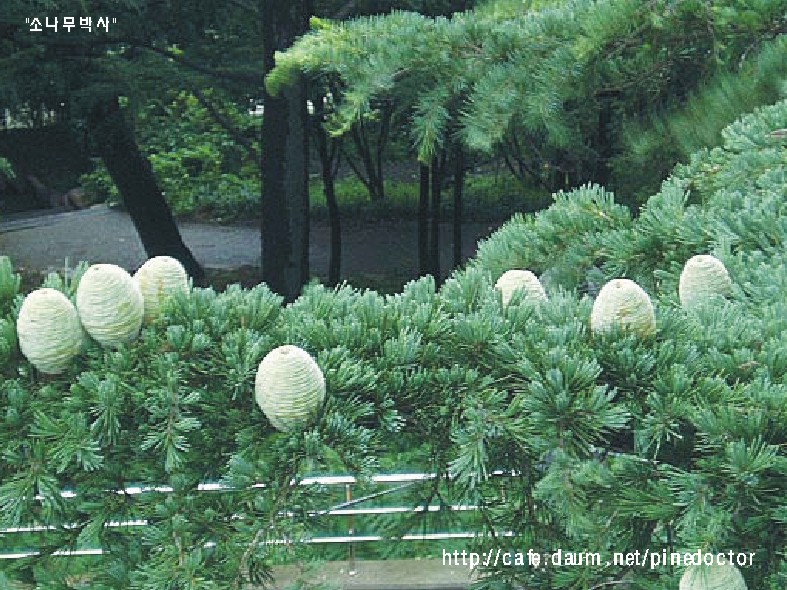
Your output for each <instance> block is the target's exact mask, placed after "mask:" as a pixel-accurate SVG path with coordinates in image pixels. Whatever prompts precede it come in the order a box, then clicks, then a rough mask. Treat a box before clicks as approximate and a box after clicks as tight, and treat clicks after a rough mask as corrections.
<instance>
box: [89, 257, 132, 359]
mask: <svg viewBox="0 0 787 590" xmlns="http://www.w3.org/2000/svg"><path fill="white" fill-rule="evenodd" d="M76 300H77V311H78V312H79V318H80V319H81V320H82V325H83V326H84V328H85V330H86V331H87V333H88V334H90V336H91V337H92V338H93V339H94V340H96V342H98V343H99V344H101V345H102V346H109V347H116V346H119V345H120V344H122V343H124V342H128V341H129V340H133V339H134V338H136V336H137V334H139V329H140V327H141V326H142V316H143V312H144V301H143V299H142V293H141V292H140V290H139V286H138V285H137V282H136V281H135V280H134V279H133V278H132V277H131V275H129V274H128V273H127V272H126V271H125V270H123V269H122V268H120V267H119V266H115V265H114V264H94V265H93V266H91V267H90V268H88V269H87V271H86V272H85V274H84V275H83V276H82V279H81V280H80V281H79V287H78V288H77V297H76Z"/></svg>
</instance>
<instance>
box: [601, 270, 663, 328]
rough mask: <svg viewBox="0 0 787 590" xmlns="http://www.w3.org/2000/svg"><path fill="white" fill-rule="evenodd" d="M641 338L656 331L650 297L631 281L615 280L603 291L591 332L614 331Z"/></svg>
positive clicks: (602, 289) (654, 315) (604, 287)
mask: <svg viewBox="0 0 787 590" xmlns="http://www.w3.org/2000/svg"><path fill="white" fill-rule="evenodd" d="M616 327H617V328H620V329H622V330H624V331H632V332H635V333H637V334H640V335H641V336H647V335H649V334H652V333H653V332H655V330H656V314H655V311H654V310H653V303H651V301H650V297H649V296H648V294H647V293H646V292H645V291H644V290H643V289H642V287H640V286H639V285H638V284H637V283H635V282H634V281H632V280H631V279H613V280H611V281H609V282H608V283H607V284H606V285H604V286H603V287H602V288H601V291H599V293H598V297H596V301H595V302H594V304H593V311H592V312H591V314H590V331H591V332H592V333H593V334H603V333H607V332H609V331H611V330H613V329H614V328H616Z"/></svg>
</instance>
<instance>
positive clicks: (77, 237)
mask: <svg viewBox="0 0 787 590" xmlns="http://www.w3.org/2000/svg"><path fill="white" fill-rule="evenodd" d="M179 226H180V230H181V235H182V236H183V240H184V242H185V243H186V245H187V246H188V247H189V248H191V251H192V252H193V253H194V255H195V256H196V258H197V260H198V261H199V262H200V263H201V264H203V265H204V266H205V267H206V268H208V269H222V270H229V269H235V268H239V267H243V266H259V264H260V251H261V246H260V234H259V228H258V227H257V226H254V225H231V226H227V225H215V224H207V223H193V222H182V223H179ZM496 227H497V225H496V224H487V223H468V224H465V226H464V236H463V242H464V243H463V245H462V250H463V255H464V257H465V259H467V258H469V257H470V256H472V255H473V254H474V252H475V247H476V243H477V241H478V240H479V239H480V238H482V237H486V236H487V235H489V233H491V231H493V230H494V229H495V228H496ZM329 238H330V232H329V228H328V225H327V223H326V222H324V221H315V222H313V224H312V228H311V235H310V240H311V248H310V264H311V269H312V273H313V274H315V276H319V277H320V278H325V275H326V273H327V268H328V245H329ZM342 238H343V250H342V276H343V277H353V276H358V275H364V274H365V275H375V276H394V277H404V276H406V277H415V276H416V275H417V264H418V262H417V261H418V258H417V241H416V239H417V225H416V222H415V221H398V220H395V221H371V222H361V221H355V220H353V221H352V222H345V223H344V225H343V235H342ZM441 238H443V239H442V240H441V267H442V268H443V269H448V268H449V266H450V263H451V251H452V244H451V226H450V225H449V224H442V225H441ZM0 254H5V255H7V256H10V257H11V260H12V261H13V263H14V265H15V266H17V267H23V268H27V269H33V270H43V271H49V270H58V269H62V268H63V266H64V264H65V261H66V259H68V264H69V266H74V265H75V264H76V263H77V262H79V261H80V260H86V261H89V262H105V263H112V264H117V265H119V266H122V267H124V268H126V269H128V270H130V271H133V270H135V269H136V268H137V267H139V266H140V265H141V264H142V263H143V262H144V261H145V259H146V255H145V251H144V249H143V248H142V243H141V242H140V240H139V237H138V236H137V233H136V230H135V229H134V226H133V224H132V223H131V220H130V218H129V216H128V214H126V213H125V212H123V211H120V210H117V209H110V208H107V207H105V206H103V205H99V206H95V207H91V208H90V209H86V210H83V211H71V212H64V213H54V214H49V215H40V214H39V215H33V216H30V215H28V216H25V217H14V218H5V219H0ZM446 274H447V273H446Z"/></svg>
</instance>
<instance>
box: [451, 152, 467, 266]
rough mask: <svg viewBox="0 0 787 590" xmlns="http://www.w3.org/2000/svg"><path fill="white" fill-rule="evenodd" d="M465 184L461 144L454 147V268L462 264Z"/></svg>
mask: <svg viewBox="0 0 787 590" xmlns="http://www.w3.org/2000/svg"><path fill="white" fill-rule="evenodd" d="M464 184H465V158H464V150H463V149H462V146H461V145H457V146H456V147H455V148H454V220H453V221H454V228H453V229H454V268H456V267H458V266H459V265H460V264H462V213H463V212H462V205H463V203H462V193H463V189H464Z"/></svg>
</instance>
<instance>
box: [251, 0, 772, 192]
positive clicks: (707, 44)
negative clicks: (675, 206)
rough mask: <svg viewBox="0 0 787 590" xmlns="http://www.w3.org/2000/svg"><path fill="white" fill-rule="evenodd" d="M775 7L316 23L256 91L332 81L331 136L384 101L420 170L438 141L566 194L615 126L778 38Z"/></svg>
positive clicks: (603, 166) (580, 9) (584, 176)
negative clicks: (504, 156) (563, 186)
mask: <svg viewBox="0 0 787 590" xmlns="http://www.w3.org/2000/svg"><path fill="white" fill-rule="evenodd" d="M778 4H779V3H778V2H771V1H766V2H762V3H757V6H749V5H748V3H746V4H743V3H740V2H738V1H737V0H729V1H727V0H725V1H723V2H715V3H713V5H709V4H707V3H702V2H680V3H674V2H668V1H656V2H646V3H642V2H639V1H636V0H602V1H595V2H594V1H589V0H564V1H556V2H510V1H493V2H488V3H485V4H482V5H481V6H479V7H478V8H476V9H475V10H469V11H467V12H462V13H455V14H453V15H452V16H451V17H450V18H445V17H438V18H430V17H426V16H422V15H419V14H416V13H408V12H399V11H395V12H392V13H391V14H388V15H380V16H372V17H365V18H359V19H355V20H351V21H348V22H340V23H333V22H328V21H325V20H319V21H315V22H313V29H314V30H313V31H312V32H311V33H310V34H307V35H305V36H304V37H302V38H301V39H299V40H298V41H296V43H295V44H294V45H293V46H292V47H291V48H289V49H288V50H287V51H285V52H280V53H278V54H277V56H276V68H274V70H273V71H272V72H270V73H269V74H268V76H267V78H266V84H267V87H268V89H269V90H270V91H271V92H272V93H274V94H275V93H278V92H280V91H281V89H282V87H283V86H284V85H287V84H291V83H292V81H293V80H295V79H296V74H297V73H298V72H305V73H306V74H308V75H310V76H312V77H320V76H329V77H334V78H337V79H338V80H339V81H340V83H339V84H338V88H340V89H341V92H340V93H339V95H338V96H335V97H334V98H335V100H336V105H337V107H336V111H335V113H334V114H333V116H332V119H331V121H330V128H331V129H332V130H333V132H334V133H336V134H342V133H346V132H347V131H348V130H349V129H350V128H351V127H352V126H353V125H354V124H356V123H357V122H358V121H360V120H363V119H364V118H368V117H372V118H373V117H375V116H376V113H377V112H378V111H379V105H380V103H381V101H392V102H393V104H394V105H395V109H396V112H397V114H398V116H399V118H398V121H399V122H400V123H402V124H404V125H405V126H406V128H407V129H408V130H409V132H410V135H411V136H412V138H413V143H414V148H415V151H416V152H417V154H418V158H419V160H420V161H421V162H423V163H426V164H429V163H430V162H431V161H432V158H433V157H434V155H435V154H436V153H439V152H440V148H441V147H442V146H444V145H445V144H446V143H447V142H448V141H449V140H458V141H461V143H462V144H463V145H464V146H465V147H466V148H468V149H469V150H471V151H481V152H487V153H488V152H491V151H492V150H493V149H495V148H497V147H499V146H505V149H506V150H513V151H516V152H520V153H517V154H513V155H514V156H516V157H517V158H518V159H519V160H520V161H521V162H522V163H523V165H524V169H527V170H529V174H530V175H531V176H534V178H533V179H534V180H542V181H543V175H544V173H543V172H542V170H543V169H544V166H545V165H546V169H547V170H555V171H557V172H560V173H562V175H563V176H565V177H566V178H567V179H568V181H569V183H570V184H571V185H572V186H576V185H578V184H581V183H582V182H584V181H588V180H593V179H606V178H607V177H608V175H609V172H610V159H611V157H612V155H613V154H614V153H615V149H616V146H617V145H618V142H619V138H620V134H621V121H623V120H624V119H627V118H635V117H636V116H637V115H638V114H640V113H642V112H649V111H652V110H654V109H663V108H665V107H666V106H667V105H674V104H675V103H676V101H677V102H680V101H684V100H685V99H686V97H687V96H688V95H689V93H690V92H691V91H693V90H695V89H696V88H697V87H698V86H699V84H701V83H702V82H703V81H705V80H707V79H709V78H710V77H711V76H712V75H713V74H715V73H716V72H718V71H723V70H724V69H725V68H726V67H728V66H729V65H730V64H732V63H735V62H736V61H737V60H739V59H740V58H741V57H742V56H744V55H747V54H749V53H751V52H755V53H756V49H757V48H758V47H759V46H760V44H762V43H765V42H766V41H767V40H768V39H771V38H773V37H775V36H778V35H779V34H780V33H783V32H784V26H785V21H784V13H783V10H780V8H779V6H778ZM732 23H735V24H734V25H733V24H732ZM771 65H773V66H774V68H772V69H773V70H779V66H775V64H774V63H771ZM386 104H387V103H386ZM739 112H740V111H739ZM728 122H729V120H728ZM508 155H512V154H508ZM672 161H673V162H674V160H672Z"/></svg>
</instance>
